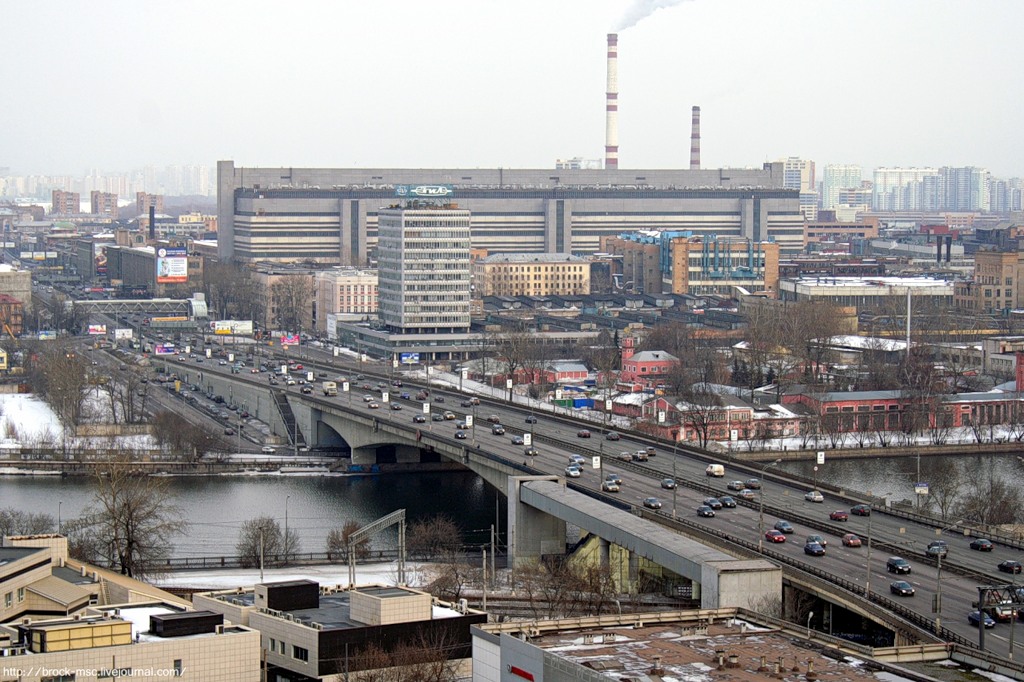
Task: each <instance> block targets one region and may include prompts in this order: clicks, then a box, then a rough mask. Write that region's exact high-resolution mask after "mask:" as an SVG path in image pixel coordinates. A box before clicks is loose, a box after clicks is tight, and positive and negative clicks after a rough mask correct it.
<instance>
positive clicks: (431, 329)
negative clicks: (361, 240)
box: [377, 202, 471, 334]
mask: <svg viewBox="0 0 1024 682" xmlns="http://www.w3.org/2000/svg"><path fill="white" fill-rule="evenodd" d="M379 220H380V236H379V249H378V258H379V269H378V284H377V287H378V293H379V297H380V302H379V314H380V320H381V322H383V324H384V326H385V327H386V328H387V329H389V330H391V331H394V332H398V333H402V334H460V333H467V332H469V325H470V319H469V316H470V303H469V301H470V275H471V272H470V262H469V244H470V229H469V223H470V212H469V211H467V210H465V209H460V208H457V207H455V206H454V205H451V204H445V205H429V204H426V203H421V202H415V203H411V204H409V205H407V207H406V208H389V209H385V210H383V211H381V212H380V214H379Z"/></svg>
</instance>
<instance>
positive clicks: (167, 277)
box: [156, 246, 188, 284]
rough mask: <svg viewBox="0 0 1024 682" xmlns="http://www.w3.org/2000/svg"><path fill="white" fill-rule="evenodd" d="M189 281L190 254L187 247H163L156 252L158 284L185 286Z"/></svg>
mask: <svg viewBox="0 0 1024 682" xmlns="http://www.w3.org/2000/svg"><path fill="white" fill-rule="evenodd" d="M187 281H188V253H187V252H186V251H185V247H183V246H177V247H161V248H159V249H157V250H156V283H157V284H183V283H185V282H187Z"/></svg>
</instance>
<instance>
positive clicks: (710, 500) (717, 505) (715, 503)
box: [704, 497, 722, 511]
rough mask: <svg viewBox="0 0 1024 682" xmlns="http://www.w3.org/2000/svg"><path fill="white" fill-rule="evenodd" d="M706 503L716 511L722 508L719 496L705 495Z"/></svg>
mask: <svg viewBox="0 0 1024 682" xmlns="http://www.w3.org/2000/svg"><path fill="white" fill-rule="evenodd" d="M704 504H706V505H707V506H709V507H711V508H712V509H714V510H715V511H718V510H719V509H721V508H722V503H721V502H720V501H719V500H718V498H717V497H705V498H704Z"/></svg>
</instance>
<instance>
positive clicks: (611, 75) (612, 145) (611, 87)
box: [604, 33, 619, 169]
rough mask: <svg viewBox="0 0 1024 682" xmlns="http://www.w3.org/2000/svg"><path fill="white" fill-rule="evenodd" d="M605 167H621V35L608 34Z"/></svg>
mask: <svg viewBox="0 0 1024 682" xmlns="http://www.w3.org/2000/svg"><path fill="white" fill-rule="evenodd" d="M604 108H605V114H604V115H605V126H604V167H605V168H610V169H615V168H618V167H619V35H618V34H617V33H609V34H608V84H607V88H606V89H605V107H604Z"/></svg>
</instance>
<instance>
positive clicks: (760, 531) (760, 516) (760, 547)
mask: <svg viewBox="0 0 1024 682" xmlns="http://www.w3.org/2000/svg"><path fill="white" fill-rule="evenodd" d="M780 462H782V459H781V458H780V459H777V460H775V461H774V462H769V463H768V464H765V465H764V466H763V467H762V468H761V494H760V495H759V497H760V498H761V504H760V509H759V510H758V513H757V551H758V553H759V554H763V553H764V487H765V480H764V476H765V473H767V471H768V469H770V468H771V467H773V466H777V465H778V464H779V463H780Z"/></svg>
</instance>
